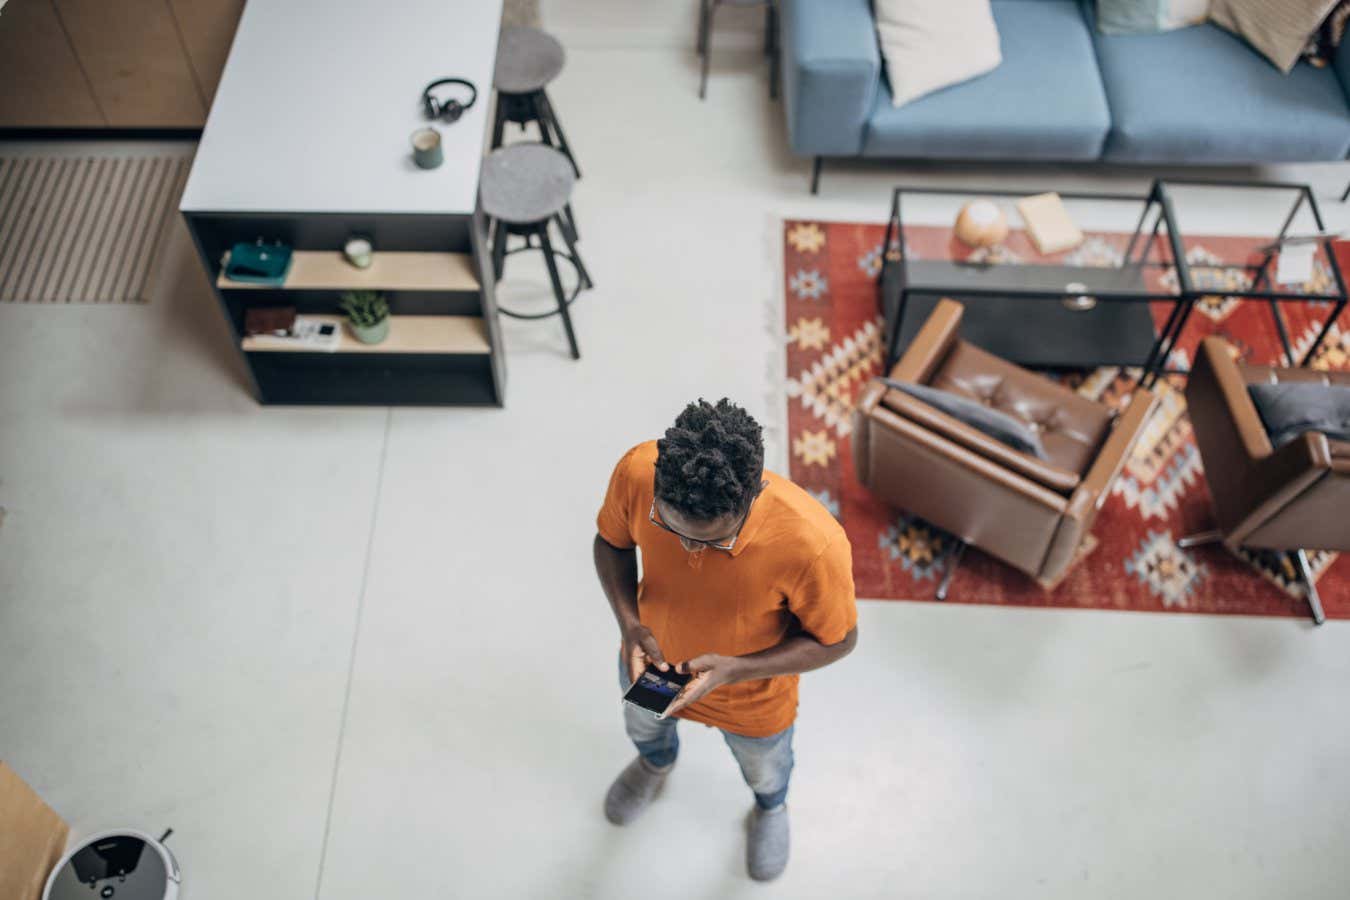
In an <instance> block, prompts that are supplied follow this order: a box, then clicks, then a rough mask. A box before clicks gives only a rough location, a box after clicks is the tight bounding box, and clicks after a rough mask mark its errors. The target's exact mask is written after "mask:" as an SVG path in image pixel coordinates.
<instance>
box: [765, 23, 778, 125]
mask: <svg viewBox="0 0 1350 900" xmlns="http://www.w3.org/2000/svg"><path fill="white" fill-rule="evenodd" d="M767 18H768V20H769V24H768V34H766V35H765V36H764V43H765V45H766V46H767V48H768V50H767V52H768V54H769V99H770V100H777V99H778V65H779V53H778V6H777V4H776V3H775V2H774V0H769V12H768V15H767Z"/></svg>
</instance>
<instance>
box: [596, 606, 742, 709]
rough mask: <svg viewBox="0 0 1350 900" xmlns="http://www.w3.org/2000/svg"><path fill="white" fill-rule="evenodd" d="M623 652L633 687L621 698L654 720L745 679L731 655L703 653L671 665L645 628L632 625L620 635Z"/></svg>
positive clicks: (736, 661)
mask: <svg viewBox="0 0 1350 900" xmlns="http://www.w3.org/2000/svg"><path fill="white" fill-rule="evenodd" d="M624 651H625V655H626V657H627V659H628V677H629V678H630V679H632V681H633V685H632V687H630V688H629V689H628V692H627V693H626V694H624V697H623V699H624V701H625V702H628V703H632V704H633V705H634V706H638V707H641V708H642V709H645V710H648V711H649V712H653V713H655V714H656V717H657V718H658V719H664V718H666V717H667V716H671V715H674V714H675V713H677V712H679V711H680V710H681V709H683V708H684V707H686V706H688V705H689V704H691V703H695V702H697V701H698V700H700V699H702V697H703V696H704V695H705V694H707V693H708V692H709V691H711V690H713V689H714V688H717V687H720V686H721V685H724V684H731V683H733V682H735V681H740V680H741V679H742V678H743V677H745V676H744V674H743V673H742V672H741V668H742V667H741V666H740V662H741V661H740V660H739V659H738V658H737V657H734V656H719V655H717V654H714V653H707V654H704V655H703V656H697V657H695V658H694V659H691V660H689V661H688V662H683V663H680V664H679V665H674V666H672V665H671V664H670V663H668V662H666V660H665V657H664V656H662V654H661V648H660V646H658V645H657V643H656V637H655V636H654V635H653V634H652V632H651V629H649V628H647V627H646V626H645V625H636V626H634V627H633V628H632V629H631V630H630V631H629V632H627V633H626V634H625V635H624Z"/></svg>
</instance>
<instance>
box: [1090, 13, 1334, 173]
mask: <svg viewBox="0 0 1350 900" xmlns="http://www.w3.org/2000/svg"><path fill="white" fill-rule="evenodd" d="M1095 40H1096V44H1097V58H1098V61H1099V63H1100V65H1101V72H1102V81H1103V83H1104V84H1105V85H1106V96H1107V99H1108V101H1109V102H1110V104H1111V121H1112V125H1111V134H1110V137H1108V138H1107V141H1106V153H1105V156H1106V158H1107V159H1109V160H1113V161H1117V162H1144V163H1159V162H1160V163H1167V162H1204V163H1216V164H1220V163H1236V164H1243V163H1259V162H1278V161H1287V162H1300V161H1302V162H1308V161H1315V160H1333V159H1344V158H1345V157H1346V152H1347V150H1350V106H1348V105H1347V103H1346V96H1345V92H1344V91H1343V90H1342V89H1341V85H1340V83H1339V81H1338V79H1337V77H1336V73H1335V72H1334V71H1333V70H1332V69H1331V68H1324V69H1317V68H1313V67H1312V66H1310V65H1308V64H1307V63H1299V64H1298V65H1296V66H1295V67H1294V70H1293V72H1291V73H1290V74H1289V75H1282V74H1281V73H1280V72H1279V70H1277V69H1276V68H1275V67H1274V66H1272V65H1271V64H1270V63H1269V62H1267V61H1266V60H1265V59H1262V58H1261V56H1260V55H1258V54H1257V53H1256V52H1255V51H1253V50H1252V49H1251V48H1250V47H1248V46H1247V45H1246V44H1245V43H1243V42H1242V40H1240V39H1239V38H1236V37H1234V36H1233V35H1231V34H1229V33H1228V32H1226V31H1224V30H1223V29H1221V28H1218V27H1216V26H1214V25H1209V24H1205V25H1196V26H1193V27H1191V28H1182V29H1180V30H1177V31H1170V32H1167V33H1165V34H1139V35H1103V34H1098V35H1096V36H1095Z"/></svg>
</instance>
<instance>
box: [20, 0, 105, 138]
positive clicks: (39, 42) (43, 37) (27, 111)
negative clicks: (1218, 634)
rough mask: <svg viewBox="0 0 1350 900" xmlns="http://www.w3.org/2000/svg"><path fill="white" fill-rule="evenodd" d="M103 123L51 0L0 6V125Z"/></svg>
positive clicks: (36, 125)
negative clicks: (0, 8) (1, 8)
mask: <svg viewBox="0 0 1350 900" xmlns="http://www.w3.org/2000/svg"><path fill="white" fill-rule="evenodd" d="M105 124H107V123H106V122H105V121H104V119H103V114H102V112H100V111H99V108H98V103H97V102H96V101H95V100H94V94H93V91H92V90H90V87H89V82H88V81H87V80H86V79H85V77H84V73H83V72H82V71H80V63H79V60H78V59H77V58H76V56H75V53H74V51H73V50H72V49H71V46H70V42H69V41H68V40H66V35H65V32H64V31H63V30H62V28H61V20H60V19H59V18H58V16H57V14H56V10H55V9H54V8H53V7H52V0H9V2H8V3H5V4H4V9H3V10H0V127H3V128H85V127H97V126H101V125H105Z"/></svg>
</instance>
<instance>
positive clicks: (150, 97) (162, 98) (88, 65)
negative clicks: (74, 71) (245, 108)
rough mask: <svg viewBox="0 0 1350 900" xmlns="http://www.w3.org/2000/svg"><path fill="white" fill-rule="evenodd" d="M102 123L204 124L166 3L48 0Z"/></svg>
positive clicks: (153, 0)
mask: <svg viewBox="0 0 1350 900" xmlns="http://www.w3.org/2000/svg"><path fill="white" fill-rule="evenodd" d="M55 3H56V10H57V12H58V13H59V14H60V17H61V21H62V23H63V24H64V25H65V29H66V34H67V35H68V36H69V37H70V42H71V44H72V45H73V46H74V47H75V52H76V54H78V56H79V59H80V61H81V62H82V63H83V64H84V70H85V72H86V73H88V75H89V80H90V83H91V84H92V86H93V90H94V96H95V97H96V98H97V100H98V105H99V107H100V108H101V109H102V110H103V115H104V117H105V118H106V119H107V121H108V124H109V125H114V126H122V127H160V128H191V127H201V125H202V124H203V123H204V122H205V121H206V103H205V101H204V100H203V99H202V97H201V94H200V93H199V91H198V89H197V82H196V79H195V78H193V75H192V68H191V66H190V65H189V64H188V58H187V53H186V52H185V50H184V48H183V41H182V39H181V38H180V37H179V33H178V26H177V24H176V22H175V21H174V17H173V13H172V11H171V10H170V8H169V5H168V3H167V2H165V0H55Z"/></svg>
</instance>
